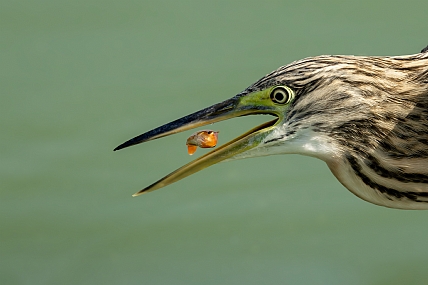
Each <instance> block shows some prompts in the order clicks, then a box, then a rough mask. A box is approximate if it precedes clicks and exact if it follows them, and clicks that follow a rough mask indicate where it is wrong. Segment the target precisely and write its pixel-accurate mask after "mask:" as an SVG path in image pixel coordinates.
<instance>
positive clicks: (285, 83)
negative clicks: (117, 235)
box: [115, 56, 401, 196]
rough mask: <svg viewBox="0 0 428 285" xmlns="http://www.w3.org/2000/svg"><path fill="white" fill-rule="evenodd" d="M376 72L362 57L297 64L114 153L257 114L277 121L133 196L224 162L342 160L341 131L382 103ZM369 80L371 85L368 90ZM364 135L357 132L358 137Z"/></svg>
mask: <svg viewBox="0 0 428 285" xmlns="http://www.w3.org/2000/svg"><path fill="white" fill-rule="evenodd" d="M375 69H376V65H373V64H372V65H370V66H364V61H361V59H358V58H357V57H340V56H339V57H333V56H320V57H313V58H307V59H303V60H300V61H296V62H293V63H291V64H289V65H286V66H282V67H280V68H279V69H277V70H275V71H273V72H271V73H269V74H268V75H266V76H264V77H263V78H261V79H260V80H259V81H257V82H256V83H254V84H253V85H251V86H249V87H248V88H247V89H245V90H244V91H242V92H241V93H239V94H238V95H236V96H234V97H232V98H230V99H228V100H225V101H223V102H221V103H218V104H215V105H212V106H210V107H208V108H205V109H202V110H200V111H197V112H195V113H192V114H190V115H187V116H185V117H182V118H180V119H177V120H175V121H173V122H170V123H168V124H165V125H163V126H160V127H158V128H155V129H153V130H151V131H148V132H146V133H144V134H141V135H139V136H137V137H135V138H133V139H130V140H128V141H126V142H125V143H123V144H121V145H119V146H118V147H117V148H116V149H115V150H119V149H122V148H125V147H128V146H132V145H135V144H139V143H142V142H146V141H149V140H153V139H157V138H161V137H164V136H168V135H171V134H175V133H178V132H182V131H185V130H189V129H193V128H197V127H200V126H204V125H207V124H212V123H215V122H218V121H222V120H226V119H230V118H233V117H240V116H247V115H258V114H267V115H272V116H274V117H275V119H274V120H271V121H269V122H266V123H264V124H262V125H260V126H257V127H255V128H253V129H252V130H250V131H248V132H246V133H244V134H242V135H241V136H239V137H237V138H235V139H233V140H232V141H230V142H228V143H226V144H224V145H222V146H220V147H218V148H216V149H214V150H212V151H211V152H209V153H207V154H205V155H203V156H201V157H200V158H198V159H196V160H194V161H192V162H190V163H188V164H186V165H184V166H182V167H181V168H179V169H177V170H176V171H174V172H172V173H170V174H169V175H167V176H165V177H164V178H162V179H161V180H159V181H157V182H155V183H154V184H152V185H150V186H148V187H146V188H145V189H143V190H141V191H139V192H138V193H136V194H134V196H136V195H139V194H142V193H144V192H149V191H153V190H156V189H159V188H161V187H164V186H167V185H169V184H171V183H174V182H176V181H178V180H180V179H182V178H184V177H187V176H189V175H191V174H193V173H195V172H197V171H199V170H202V169H204V168H206V167H208V166H210V165H213V164H216V163H218V162H221V161H225V160H232V159H240V158H247V157H256V156H265V155H271V154H281V153H298V154H304V155H309V156H314V157H318V158H320V159H322V160H324V161H326V162H328V161H329V160H334V159H335V157H337V156H340V155H342V153H341V152H342V145H343V143H346V137H343V136H341V131H343V129H344V128H345V127H346V124H348V123H349V122H361V121H362V120H366V119H367V117H368V114H369V113H370V112H371V107H372V106H371V105H373V106H374V105H375V103H376V102H375V101H373V100H378V98H379V97H376V98H375V99H373V98H372V97H370V96H368V94H369V93H370V92H371V91H373V90H370V88H375V86H377V82H376V80H378V79H379V80H380V79H382V78H381V77H376V76H373V74H371V73H370V72H375ZM370 70H371V71H370ZM379 70H381V67H379ZM385 76H386V77H388V76H389V75H385ZM390 76H392V77H394V76H399V74H398V73H397V74H391V75H390ZM367 78H370V80H369V82H371V84H368V85H367V84H365V85H364V86H363V84H362V82H364V81H365V80H366V79H367ZM365 94H366V95H367V96H365ZM400 108H401V107H400ZM369 127H370V126H367V128H369ZM362 131H363V130H362ZM351 132H352V130H351ZM361 134H363V133H361ZM348 135H349V133H348ZM359 135H360V133H354V136H355V137H358V136H359ZM340 139H343V140H342V142H341V141H340Z"/></svg>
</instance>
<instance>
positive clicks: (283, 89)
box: [270, 86, 294, 105]
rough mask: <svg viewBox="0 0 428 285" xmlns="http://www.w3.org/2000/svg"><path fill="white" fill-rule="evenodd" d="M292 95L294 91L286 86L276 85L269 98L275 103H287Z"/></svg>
mask: <svg viewBox="0 0 428 285" xmlns="http://www.w3.org/2000/svg"><path fill="white" fill-rule="evenodd" d="M293 97H294V92H293V90H291V88H289V87H287V86H278V87H275V88H274V89H272V91H271V92H270V99H271V100H272V101H273V102H274V103H277V104H282V105H284V104H288V103H290V101H291V99H293Z"/></svg>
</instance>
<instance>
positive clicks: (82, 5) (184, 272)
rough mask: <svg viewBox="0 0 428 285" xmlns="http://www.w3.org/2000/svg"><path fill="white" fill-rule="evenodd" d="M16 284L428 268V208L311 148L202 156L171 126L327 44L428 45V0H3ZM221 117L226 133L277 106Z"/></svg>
mask: <svg viewBox="0 0 428 285" xmlns="http://www.w3.org/2000/svg"><path fill="white" fill-rule="evenodd" d="M0 5H1V8H0V27H1V30H0V62H1V67H0V84H1V85H0V86H1V101H0V102H1V103H0V123H1V140H0V159H1V160H0V168H1V169H0V284H380V285H381V284H426V280H427V278H428V271H427V270H426V264H427V262H428V248H427V247H426V240H427V239H428V219H427V215H428V212H427V211H403V210H393V209H387V208H383V207H378V206H374V205H372V204H369V203H367V202H364V201H362V200H360V199H358V198H356V197H355V196H354V195H352V194H351V193H350V192H349V191H347V190H346V189H345V188H344V187H343V186H342V185H341V184H340V183H339V182H338V181H337V180H336V179H335V178H334V177H333V175H332V174H331V173H330V171H329V170H328V168H327V166H326V165H325V164H324V163H323V162H322V161H318V160H316V159H313V158H307V157H303V156H295V155H288V156H272V157H264V158H254V159H249V160H242V161H233V162H228V163H222V164H219V165H215V166H213V167H210V168H208V169H206V170H204V171H202V172H199V173H197V174H195V175H192V176H190V177H188V178H186V179H184V180H182V181H179V182H178V183H175V184H173V185H171V186H168V187H167V188H164V189H161V190H159V191H156V192H153V193H150V194H148V195H144V196H141V197H138V198H131V194H133V193H134V192H136V191H138V190H140V189H141V188H143V187H145V186H147V185H149V184H151V183H152V182H154V181H156V180H157V179H159V178H161V177H162V176H164V175H165V174H167V173H169V172H171V171H172V170H174V169H176V168H178V167H179V166H181V165H183V164H185V163H187V162H189V161H190V160H191V159H194V158H195V156H199V155H201V154H203V153H205V152H206V150H201V149H199V150H198V151H197V153H196V154H195V155H194V156H193V157H190V156H188V155H187V152H186V147H185V140H186V138H187V137H188V136H189V135H190V134H191V133H193V131H189V132H185V133H182V134H178V135H175V136H171V137H166V138H163V139H160V140H156V141H152V142H149V143H146V144H143V145H139V146H134V147H131V148H129V149H124V150H121V151H119V152H113V148H114V147H115V146H117V145H118V144H120V143H122V142H124V141H125V140H127V139H129V138H131V137H133V136H135V135H138V134H140V133H143V132H145V131H147V130H149V129H151V128H153V127H156V126H158V125H161V124H164V123H166V122H169V121H171V120H173V119H176V118H178V117H181V116H183V115H186V114H189V113H191V112H193V111H196V110H199V109H201V108H204V107H206V106H209V105H211V104H214V103H217V102H220V101H222V100H224V99H227V98H229V97H232V96H234V95H235V94H237V93H238V92H240V91H242V90H243V89H245V88H246V87H247V86H248V85H250V84H251V83H253V82H254V81H256V80H258V79H259V78H260V77H262V76H264V75H265V74H266V73H268V72H270V71H272V70H274V69H276V68H278V67H279V66H281V65H285V64H287V63H290V62H292V61H294V60H298V59H301V58H304V57H307V56H315V55H320V54H354V55H403V54H412V53H417V52H419V51H420V50H421V49H422V48H424V47H425V46H426V45H427V44H428V30H427V28H426V11H427V10H428V2H424V1H412V0H410V1H405V2H404V1H343V0H341V1H312V2H308V1H196V0H193V1H192V0H182V1H172V0H171V1H167V0H165V1H135V0H124V1H93V0H85V1H81V0H77V1H59V0H55V1H53V0H50V1H49V0H40V1H28V0H17V1H2V2H1V3H0ZM265 120H266V117H263V116H262V118H256V117H254V118H253V117H247V118H237V119H233V120H230V121H226V122H221V123H218V124H215V125H213V126H212V127H211V128H213V129H215V130H220V139H219V143H220V144H223V143H225V142H226V141H228V140H230V139H232V138H233V137H236V136H238V135H240V134H241V133H243V132H245V131H246V130H248V129H250V128H252V127H253V126H255V125H256V124H260V123H261V122H263V121H265Z"/></svg>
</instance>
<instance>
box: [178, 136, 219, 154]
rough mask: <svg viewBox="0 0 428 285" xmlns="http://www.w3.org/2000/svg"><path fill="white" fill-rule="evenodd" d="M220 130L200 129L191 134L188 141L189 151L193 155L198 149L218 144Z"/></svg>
mask: <svg viewBox="0 0 428 285" xmlns="http://www.w3.org/2000/svg"><path fill="white" fill-rule="evenodd" d="M217 139H218V132H215V131H212V130H204V131H199V132H196V133H194V134H193V135H191V136H190V137H189V138H188V139H187V141H186V145H187V152H188V153H189V154H190V155H192V154H194V153H195V151H196V149H197V148H198V146H199V147H201V148H212V147H215V146H216V144H217Z"/></svg>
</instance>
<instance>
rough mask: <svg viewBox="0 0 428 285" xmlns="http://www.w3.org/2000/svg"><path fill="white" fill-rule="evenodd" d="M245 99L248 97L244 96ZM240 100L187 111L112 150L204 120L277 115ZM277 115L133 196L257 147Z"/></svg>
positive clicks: (268, 131) (193, 125)
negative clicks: (188, 112) (252, 115)
mask: <svg viewBox="0 0 428 285" xmlns="http://www.w3.org/2000/svg"><path fill="white" fill-rule="evenodd" d="M247 101H248V100H247ZM247 101H245V102H243V100H241V97H238V96H235V97H233V98H231V99H228V100H226V101H223V102H221V103H218V104H215V105H212V106H210V107H208V108H205V109H203V110H200V111H197V112H195V113H193V114H190V115H187V116H185V117H182V118H180V119H177V120H175V121H173V122H170V123H168V124H165V125H163V126H160V127H158V128H155V129H153V130H151V131H148V132H146V133H144V134H141V135H139V136H137V137H135V138H132V139H130V140H128V141H126V142H124V143H123V144H121V145H119V146H118V147H116V148H115V149H114V150H119V149H122V148H125V147H128V146H132V145H135V144H139V143H143V142H146V141H150V140H153V139H157V138H161V137H164V136H168V135H172V134H175V133H179V132H182V131H186V130H189V129H193V128H197V127H200V126H204V125H207V124H211V123H215V122H219V121H222V120H226V119H230V118H233V117H239V116H246V115H251V114H272V115H275V116H277V117H280V114H278V113H277V112H275V109H273V108H271V107H270V106H263V105H260V104H252V103H251V102H250V103H249V102H247ZM277 121H278V119H275V120H272V121H270V122H267V123H264V124H262V125H260V126H258V127H255V128H253V129H252V130H250V131H248V132H246V133H245V134H242V135H241V136H239V137H237V138H235V139H233V140H232V141H230V142H228V143H226V144H224V145H222V146H220V147H218V148H216V149H214V150H212V151H211V152H209V153H207V154H205V155H203V156H201V157H199V158H197V159H196V160H193V161H191V162H190V163H188V164H186V165H184V166H182V167H180V168H179V169H177V170H175V171H173V172H172V173H170V174H168V175H167V176H165V177H163V178H162V179H160V180H159V181H157V182H155V183H153V184H152V185H150V186H148V187H146V188H144V189H142V190H141V191H139V192H137V193H135V194H134V195H133V196H138V195H140V194H143V193H145V192H150V191H153V190H156V189H159V188H162V187H165V186H167V185H169V184H171V183H174V182H176V181H178V180H180V179H183V178H185V177H187V176H189V175H191V174H193V173H195V172H198V171H200V170H202V169H204V168H206V167H208V166H210V165H213V164H216V163H218V162H220V161H223V160H226V159H233V157H234V156H236V155H238V154H242V153H244V152H246V151H248V150H250V149H253V148H255V147H257V146H258V145H259V144H260V143H261V142H262V141H263V139H264V138H265V137H266V136H267V135H268V134H269V133H271V131H272V129H273V128H274V126H275V125H276V122H277Z"/></svg>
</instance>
